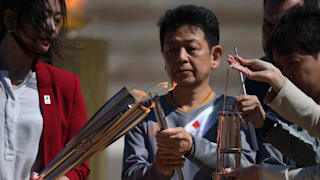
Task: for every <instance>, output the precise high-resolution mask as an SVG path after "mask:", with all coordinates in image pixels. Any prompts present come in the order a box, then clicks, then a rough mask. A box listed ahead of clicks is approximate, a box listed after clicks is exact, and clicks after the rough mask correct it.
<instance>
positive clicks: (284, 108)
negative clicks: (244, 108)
mask: <svg viewBox="0 0 320 180" xmlns="http://www.w3.org/2000/svg"><path fill="white" fill-rule="evenodd" d="M265 102H266V103H267V104H268V105H269V106H270V107H271V108H272V109H274V110H275V111H276V112H278V113H279V114H280V115H281V116H282V117H284V118H286V119H287V120H289V121H291V122H293V123H295V124H297V125H299V126H301V127H303V128H305V129H306V130H308V131H309V133H310V134H311V135H314V136H316V137H319V135H320V125H319V124H320V123H319V119H320V106H319V105H318V104H317V103H315V102H314V101H313V100H312V99H311V98H310V97H308V96H307V95H305V94H304V93H303V92H302V91H301V90H300V89H298V88H297V87H296V86H295V85H294V84H292V83H291V82H290V81H289V80H288V79H286V81H285V84H284V86H283V87H282V89H281V90H280V92H279V93H278V94H277V95H276V96H274V95H272V94H270V93H269V94H267V96H266V98H265ZM268 134H269V135H268V136H269V137H268V138H269V140H270V141H271V142H272V144H273V145H275V146H276V147H277V148H279V149H281V151H282V153H284V154H285V155H286V156H289V157H291V158H293V159H295V160H296V161H297V162H299V163H300V164H302V165H304V166H309V167H304V168H296V169H292V168H290V167H286V166H275V165H262V166H261V168H260V171H259V174H260V179H261V180H264V179H279V180H282V179H283V180H298V179H301V180H302V179H303V180H305V179H306V180H308V179H310V180H313V179H320V164H319V159H320V158H319V154H320V151H319V140H318V139H317V140H314V141H308V139H306V136H301V134H300V136H299V133H296V132H295V131H293V130H291V129H290V128H287V127H286V125H284V124H282V123H279V125H278V126H277V127H276V128H272V132H270V133H269V132H268Z"/></svg>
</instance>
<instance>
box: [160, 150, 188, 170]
mask: <svg viewBox="0 0 320 180" xmlns="http://www.w3.org/2000/svg"><path fill="white" fill-rule="evenodd" d="M185 161H186V160H185V159H184V158H182V156H181V155H180V156H178V155H176V154H173V153H167V152H161V151H158V152H157V154H156V166H157V169H158V171H159V172H160V173H162V174H164V175H167V176H171V175H172V174H173V173H174V171H175V170H176V169H178V168H182V167H183V166H184V163H185Z"/></svg>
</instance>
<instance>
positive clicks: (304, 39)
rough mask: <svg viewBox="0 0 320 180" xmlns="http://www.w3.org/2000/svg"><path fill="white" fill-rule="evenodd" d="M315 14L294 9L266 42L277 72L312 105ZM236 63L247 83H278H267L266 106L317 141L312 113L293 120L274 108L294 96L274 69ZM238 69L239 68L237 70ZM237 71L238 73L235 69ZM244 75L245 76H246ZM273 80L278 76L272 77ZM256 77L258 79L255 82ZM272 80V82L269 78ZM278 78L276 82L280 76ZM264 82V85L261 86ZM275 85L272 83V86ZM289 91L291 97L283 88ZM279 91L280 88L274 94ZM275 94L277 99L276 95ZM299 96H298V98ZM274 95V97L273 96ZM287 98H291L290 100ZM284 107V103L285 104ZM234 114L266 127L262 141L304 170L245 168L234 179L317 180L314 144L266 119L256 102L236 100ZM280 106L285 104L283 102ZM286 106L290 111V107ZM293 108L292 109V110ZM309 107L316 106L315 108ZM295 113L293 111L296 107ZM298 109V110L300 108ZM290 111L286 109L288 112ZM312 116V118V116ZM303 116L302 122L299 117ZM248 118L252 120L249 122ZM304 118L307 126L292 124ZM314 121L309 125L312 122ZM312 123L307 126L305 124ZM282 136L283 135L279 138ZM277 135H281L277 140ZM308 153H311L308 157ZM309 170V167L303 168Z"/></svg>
mask: <svg viewBox="0 0 320 180" xmlns="http://www.w3.org/2000/svg"><path fill="white" fill-rule="evenodd" d="M319 26H320V11H319V10H310V9H307V8H301V7H295V8H293V9H291V10H289V12H288V13H287V14H286V15H285V16H284V17H283V19H282V20H281V22H280V24H279V25H278V27H277V28H276V30H275V31H274V32H273V35H272V39H271V41H270V42H271V47H272V52H273V57H274V60H275V62H276V63H277V64H278V65H279V67H280V69H281V70H282V72H283V73H284V74H285V75H286V76H287V77H288V78H289V79H290V80H291V81H292V82H293V83H294V84H295V85H296V86H297V87H299V88H300V89H301V90H302V91H303V92H304V93H306V95H308V96H309V97H311V98H312V99H313V101H314V102H316V103H318V104H320V85H319V81H320V74H319V70H320V36H319V34H320V29H319ZM236 58H237V59H238V60H239V62H240V61H242V63H241V64H242V65H244V66H247V67H248V68H249V69H250V70H251V71H252V72H249V73H245V74H247V75H248V77H249V78H255V79H260V80H262V79H264V78H266V79H278V80H277V81H273V82H272V81H271V80H270V81H269V82H270V84H273V86H272V87H273V90H272V91H271V92H273V91H274V95H272V93H271V92H270V93H271V94H270V93H269V94H268V96H267V97H266V101H267V102H269V101H270V99H275V100H273V103H271V102H269V103H271V106H272V107H274V108H275V110H279V112H280V113H281V114H283V115H285V116H286V117H290V119H288V120H289V121H292V122H296V123H298V125H300V126H303V127H305V128H307V129H308V130H309V133H310V134H311V135H314V136H316V137H319V132H318V129H317V128H318V127H319V126H318V120H317V119H314V118H315V117H316V115H317V114H318V113H317V112H312V111H310V110H312V109H316V108H310V109H306V108H301V109H296V111H300V112H299V113H300V114H298V115H297V116H298V117H294V116H292V115H293V114H296V112H292V113H291V114H290V113H288V112H285V111H284V110H283V109H284V108H283V107H279V105H278V104H279V103H282V102H281V101H280V100H279V98H280V97H281V96H282V95H283V94H284V93H293V92H297V97H296V98H298V97H301V95H298V93H299V92H298V91H296V90H295V88H294V87H293V86H292V85H290V81H289V80H287V81H285V80H281V78H279V76H278V75H275V74H276V73H275V72H277V70H274V68H272V67H271V66H270V67H266V66H265V68H263V69H262V68H261V67H263V66H262V65H263V63H262V64H261V63H259V61H257V60H254V61H248V62H245V61H243V60H241V58H240V57H236ZM228 60H229V61H230V62H232V61H234V59H233V58H232V57H228ZM243 69H244V68H243ZM238 70H241V68H240V69H239V68H238ZM257 70H260V72H257V73H253V71H257ZM247 72H248V71H247ZM278 74H279V73H278ZM258 76H260V77H258ZM275 76H278V77H277V78H272V77H275ZM280 77H281V76H280ZM267 81H268V80H267ZM274 82H276V83H274ZM290 86H291V87H292V92H290V89H288V87H290ZM275 87H283V88H281V89H280V88H278V89H277V88H275ZM277 94H278V95H277ZM279 94H280V95H279ZM299 94H301V93H299ZM275 95H277V96H275ZM291 96H292V95H291ZM284 101H288V100H285V99H284ZM307 102H309V103H310V104H314V102H312V101H310V100H308V101H304V102H298V103H307ZM237 103H238V108H239V110H240V112H241V113H242V115H243V116H244V117H245V118H247V119H248V120H253V121H252V122H253V123H254V125H255V127H257V128H265V126H269V130H267V132H266V137H267V138H268V139H270V141H271V143H272V144H275V146H276V147H280V149H281V151H282V152H283V153H284V155H286V156H292V155H293V156H292V158H294V159H295V160H297V161H299V162H300V166H301V167H304V168H297V169H293V168H292V167H286V166H262V167H260V168H259V167H258V166H254V167H251V168H246V169H245V170H243V171H241V172H240V173H239V174H237V176H239V179H246V178H248V177H249V176H250V177H255V178H254V179H259V176H260V179H318V178H320V171H319V170H320V165H319V154H320V153H319V150H318V149H319V148H318V147H317V146H318V144H319V141H318V140H316V141H308V140H310V139H309V138H307V137H306V136H301V135H300V136H298V135H297V132H296V131H293V130H290V128H287V127H286V124H284V123H281V122H279V121H274V120H275V119H272V118H271V119H270V117H269V116H268V115H267V114H266V113H265V112H264V110H263V108H262V107H261V105H260V103H259V101H258V100H257V98H254V97H253V96H242V97H239V98H237ZM283 103H284V104H286V102H283ZM294 106H295V105H293V104H292V103H291V105H290V107H294ZM296 106H298V105H296ZM313 106H316V105H315V104H314V105H313ZM298 107H299V106H298ZM300 107H303V106H300ZM289 109H292V108H289ZM312 114H314V117H313V116H312ZM305 115H306V116H305ZM252 116H254V117H255V118H252ZM304 116H305V117H310V118H311V119H310V120H306V121H299V120H297V119H299V118H303V117H304ZM312 119H314V120H312ZM307 122H312V123H311V124H306V123H307ZM286 130H287V133H285V132H286ZM279 132H282V134H280V133H279ZM310 149H311V150H312V149H313V151H314V152H313V153H312V151H310ZM307 166H310V167H307Z"/></svg>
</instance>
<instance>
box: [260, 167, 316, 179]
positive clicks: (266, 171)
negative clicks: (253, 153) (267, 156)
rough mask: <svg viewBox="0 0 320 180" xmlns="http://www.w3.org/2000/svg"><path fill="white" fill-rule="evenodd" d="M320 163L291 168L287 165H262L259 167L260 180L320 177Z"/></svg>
mask: <svg viewBox="0 0 320 180" xmlns="http://www.w3.org/2000/svg"><path fill="white" fill-rule="evenodd" d="M319 178H320V165H316V166H310V167H305V168H298V169H290V168H288V167H286V166H275V165H262V166H260V168H259V180H269V179H277V180H301V179H310V180H313V179H319Z"/></svg>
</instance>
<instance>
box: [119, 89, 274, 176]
mask: <svg viewBox="0 0 320 180" xmlns="http://www.w3.org/2000/svg"><path fill="white" fill-rule="evenodd" d="M160 101H161V104H162V107H163V109H164V113H165V115H166V119H167V122H168V125H169V127H185V125H186V124H187V123H188V122H190V121H191V120H193V119H194V118H195V117H196V116H197V115H198V114H199V113H201V112H203V111H204V110H206V109H207V108H209V107H212V108H213V111H212V112H211V114H210V115H209V117H208V118H209V120H208V122H207V123H206V126H205V131H204V134H203V136H201V137H200V136H195V135H193V140H194V146H193V149H192V151H191V153H190V154H189V155H188V156H187V157H186V162H185V166H184V167H183V168H182V172H183V175H184V177H185V179H186V180H187V179H194V180H196V179H201V180H206V179H208V180H209V179H210V180H211V179H212V177H211V176H212V174H213V173H215V170H216V157H217V151H216V148H217V144H216V142H217V141H216V140H217V125H218V120H219V112H220V111H222V107H223V96H222V95H219V94H216V95H215V97H214V98H212V100H211V101H209V102H208V103H207V104H205V105H202V106H201V107H199V108H197V109H195V110H193V111H192V112H191V114H192V115H191V116H189V115H186V116H185V115H184V114H182V113H179V112H177V110H176V108H174V107H172V106H171V105H169V104H168V103H167V102H166V100H165V98H164V97H163V96H162V97H160ZM228 102H229V103H228V104H232V103H233V98H228ZM174 114H175V115H174ZM188 114H189V113H188ZM157 130H158V127H157V121H156V120H155V118H154V115H153V112H151V113H150V114H149V115H148V116H147V118H146V119H145V120H144V121H142V122H141V123H140V124H139V125H137V126H136V127H135V128H133V130H131V131H130V132H129V133H128V134H127V135H126V136H125V147H124V157H123V169H122V179H164V180H165V179H178V176H177V174H176V173H175V174H174V175H173V176H172V177H170V176H164V175H162V174H161V173H159V172H158V171H157V168H156V166H155V154H156V152H157V147H156V139H155V131H157ZM241 138H242V156H241V157H242V158H241V166H242V167H246V166H250V165H253V164H255V163H257V161H256V157H257V153H256V152H254V151H252V147H251V144H250V141H251V140H250V137H249V132H248V130H246V129H243V128H242V129H241ZM264 152H267V151H264ZM261 157H262V156H261ZM263 157H268V158H272V155H263ZM230 160H231V163H234V159H233V158H230ZM274 162H278V160H275V161H274Z"/></svg>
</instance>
